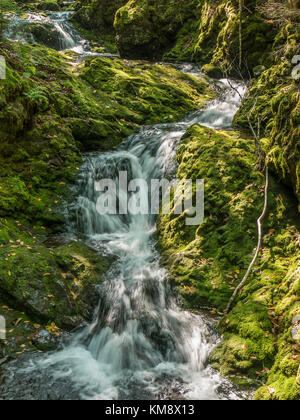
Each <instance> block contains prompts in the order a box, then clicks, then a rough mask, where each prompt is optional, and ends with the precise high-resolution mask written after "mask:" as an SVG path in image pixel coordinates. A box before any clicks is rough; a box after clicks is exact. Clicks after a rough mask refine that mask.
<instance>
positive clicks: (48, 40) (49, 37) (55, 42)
mask: <svg viewBox="0 0 300 420" xmlns="http://www.w3.org/2000/svg"><path fill="white" fill-rule="evenodd" d="M28 31H29V32H30V33H31V34H32V35H33V37H34V40H35V41H36V42H37V43H39V44H43V45H45V46H46V47H49V48H53V49H55V50H60V49H62V40H61V34H60V33H59V32H58V31H57V30H56V29H55V26H53V24H51V23H35V24H32V25H29V26H28Z"/></svg>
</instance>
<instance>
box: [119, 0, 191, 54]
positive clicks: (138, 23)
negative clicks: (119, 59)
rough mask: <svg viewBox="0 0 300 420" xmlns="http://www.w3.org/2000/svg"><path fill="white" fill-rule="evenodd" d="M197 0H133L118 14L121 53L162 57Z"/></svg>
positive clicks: (189, 16)
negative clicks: (171, 0)
mask: <svg viewBox="0 0 300 420" xmlns="http://www.w3.org/2000/svg"><path fill="white" fill-rule="evenodd" d="M197 5H198V1H197V0H187V1H184V2H183V1H179V0H175V1H173V2H171V3H170V2H169V1H165V0H156V1H152V0H147V1H144V0H130V1H128V2H127V4H126V5H125V6H124V7H122V8H120V9H119V10H118V11H117V13H116V17H115V24H114V26H115V30H116V40H117V45H118V48H119V51H120V53H121V56H124V57H128V58H151V59H153V58H159V57H162V55H163V53H164V52H166V50H167V49H170V47H171V46H172V44H173V43H174V41H175V38H176V34H177V32H178V31H179V30H180V29H181V27H182V25H183V24H184V22H185V21H186V20H188V19H189V18H191V17H193V13H194V10H195V8H196V7H197Z"/></svg>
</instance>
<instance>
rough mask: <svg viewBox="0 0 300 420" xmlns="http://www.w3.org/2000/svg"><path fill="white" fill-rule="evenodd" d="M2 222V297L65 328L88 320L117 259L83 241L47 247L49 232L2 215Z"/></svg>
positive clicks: (32, 316) (18, 307)
mask: <svg viewBox="0 0 300 420" xmlns="http://www.w3.org/2000/svg"><path fill="white" fill-rule="evenodd" d="M0 226H1V230H0V243H1V246H0V254H1V258H0V261H1V262H0V296H1V301H6V302H8V303H9V304H10V305H11V306H12V307H14V308H16V309H19V310H21V311H22V310H23V311H25V312H26V314H27V316H29V317H30V318H31V319H33V320H35V321H37V322H42V323H46V324H47V323H48V322H55V324H56V325H57V326H59V327H62V328H66V329H71V328H74V327H75V326H77V325H78V324H80V323H81V322H82V321H83V320H85V319H89V318H90V316H91V315H92V312H93V310H94V308H95V306H96V304H97V301H98V293H97V286H98V285H99V284H100V283H101V281H102V278H103V275H104V274H105V273H106V271H107V270H108V268H109V267H110V264H111V262H112V260H111V259H110V258H106V257H101V256H100V255H99V254H98V253H96V252H95V251H93V250H91V249H89V248H88V247H86V246H85V245H83V244H82V243H78V242H71V243H67V244H65V245H61V246H57V247H47V246H45V245H44V244H43V242H42V240H43V238H44V236H45V234H44V235H42V234H41V233H40V232H39V231H38V230H37V231H33V232H30V231H29V232H28V231H27V229H28V227H27V226H26V225H23V224H22V223H20V222H18V223H17V222H12V221H11V220H3V219H1V225H0ZM42 231H43V230H42Z"/></svg>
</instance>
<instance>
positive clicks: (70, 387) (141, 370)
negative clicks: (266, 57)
mask: <svg viewBox="0 0 300 420" xmlns="http://www.w3.org/2000/svg"><path fill="white" fill-rule="evenodd" d="M185 70H186V68H185ZM232 83H233V84H234V89H232ZM219 87H220V89H221V92H222V93H221V95H220V98H219V99H218V100H214V101H212V102H211V103H210V104H209V105H208V107H207V108H206V109H204V110H202V111H198V112H194V113H192V114H191V115H189V116H188V117H187V118H186V119H184V120H183V121H181V122H179V123H177V124H163V125H155V126H145V127H142V128H141V130H140V132H139V133H137V134H135V135H132V136H130V137H129V138H128V140H127V141H126V142H125V143H123V145H122V146H121V147H120V148H119V150H117V151H114V152H107V153H104V154H90V155H87V156H86V158H85V162H84V164H83V166H82V171H81V176H80V179H79V181H78V189H79V195H78V198H77V200H76V202H75V203H73V204H72V205H71V206H70V207H69V209H68V215H69V219H70V220H71V221H72V222H70V223H69V230H70V232H71V233H73V234H74V233H75V234H78V233H80V234H84V236H85V238H86V241H87V243H88V244H89V245H90V246H92V247H93V248H95V249H98V250H99V252H100V251H101V252H102V253H106V254H109V255H113V256H115V257H116V260H115V262H114V264H113V266H112V267H111V269H110V271H109V273H108V275H107V278H106V281H105V282H104V283H103V284H102V285H101V290H100V296H101V298H100V302H99V305H98V307H97V308H96V310H95V315H94V319H93V322H92V323H91V324H90V325H88V326H87V327H85V328H84V329H83V330H81V331H80V332H79V333H77V334H74V336H73V337H72V339H71V341H70V343H69V344H68V345H67V346H66V347H65V348H64V349H63V350H61V351H58V352H54V353H49V354H46V355H42V356H39V357H37V358H32V357H31V359H30V363H28V361H27V362H26V367H24V366H25V364H24V366H22V367H20V366H19V365H18V364H17V365H16V366H15V367H13V368H12V372H14V374H12V378H13V377H14V375H16V377H18V376H19V375H21V377H22V376H26V378H28V377H33V373H34V376H35V377H39V378H40V379H41V378H43V379H42V383H41V384H39V386H38V389H37V390H36V392H37V393H38V394H41V395H43V397H45V394H43V392H47V391H46V390H44V391H43V388H45V383H46V384H47V383H52V384H55V386H54V387H52V388H55V389H56V390H57V392H58V393H59V395H58V396H59V398H65V399H68V398H72V396H74V395H77V396H78V397H79V398H81V399H151V398H153V399H155V398H162V399H172V398H173V399H178V398H179V399H208V400H214V399H238V398H239V395H238V394H237V393H236V392H235V391H234V390H233V388H232V386H231V385H230V383H229V382H228V381H226V380H225V379H223V378H221V377H220V376H219V374H217V373H216V372H214V371H213V370H212V369H211V368H210V367H209V366H207V359H208V355H209V353H210V351H211V350H212V349H213V347H214V346H215V345H216V344H217V342H218V340H219V337H218V334H217V333H216V331H215V330H214V327H213V323H212V322H210V321H209V320H208V319H207V318H206V317H205V316H203V315H199V314H193V313H189V312H184V311H182V310H181V309H180V308H179V307H178V305H177V303H176V294H175V293H174V291H173V290H172V288H171V286H170V285H169V282H168V275H167V271H166V270H165V269H164V268H162V267H161V266H160V263H159V258H160V256H159V253H158V251H157V250H156V242H155V237H154V234H155V231H156V219H155V216H152V215H133V214H129V215H113V216H112V215H100V214H99V213H98V212H97V209H96V202H97V198H98V197H99V194H100V193H99V192H97V191H96V190H95V183H96V181H98V180H100V179H103V178H110V179H115V180H116V182H118V174H119V171H127V173H128V174H129V176H130V178H132V179H134V178H139V179H144V180H148V181H149V180H151V179H155V178H162V177H163V176H164V175H166V174H170V173H172V170H174V168H175V166H176V162H175V154H176V148H177V145H178V143H179V140H180V138H181V137H182V135H183V134H184V133H185V131H186V130H187V128H188V127H190V126H192V125H193V124H195V123H198V124H202V125H206V126H208V127H211V128H215V129H221V128H222V129H226V128H230V126H231V121H232V118H233V116H234V114H235V112H236V111H237V109H238V107H239V104H240V96H242V95H243V94H244V93H245V91H246V88H245V86H244V85H243V84H242V83H237V82H229V81H228V80H222V81H220V82H219ZM133 194H134V193H133ZM45 376H47V377H48V378H49V379H48V380H45ZM30 386H32V384H31V385H29V387H30ZM33 386H34V385H33ZM74 393H75V394H74Z"/></svg>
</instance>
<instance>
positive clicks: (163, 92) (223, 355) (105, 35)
mask: <svg viewBox="0 0 300 420" xmlns="http://www.w3.org/2000/svg"><path fill="white" fill-rule="evenodd" d="M266 3H267V2H266V1H255V0H249V1H246V2H244V4H245V7H244V10H243V17H242V49H243V51H242V59H243V64H242V68H241V69H238V61H239V14H238V4H239V2H238V1H237V0H230V1H225V0H219V1H213V0H184V1H183V0H102V1H96V2H95V1H92V0H82V1H79V2H77V3H75V4H72V5H68V6H66V5H63V4H62V2H61V1H58V2H57V1H56V0H47V1H41V2H40V1H39V2H28V3H25V2H22V1H18V2H14V1H12V0H3V2H2V10H3V11H12V12H15V11H20V10H21V11H26V10H27V11H38V12H40V13H44V12H47V11H51V10H52V11H55V10H68V9H70V10H71V9H74V10H75V15H74V19H73V21H74V24H75V25H76V27H78V28H80V30H81V31H82V33H83V35H84V36H85V38H86V39H89V40H90V41H91V45H92V46H94V47H95V49H94V51H95V52H104V51H105V48H106V47H108V48H109V50H110V51H114V52H116V44H117V46H118V49H119V51H120V53H121V56H122V57H125V58H131V59H132V58H134V59H144V58H145V59H151V60H153V59H155V60H156V59H163V60H165V61H172V62H174V61H193V62H195V63H197V64H200V65H201V66H203V67H202V70H203V72H204V73H205V74H207V75H208V76H210V77H214V78H220V77H222V76H224V74H225V73H227V72H228V74H231V75H234V76H238V77H240V76H241V73H242V75H243V76H246V77H247V78H249V77H253V76H254V75H255V78H253V79H251V81H250V87H249V92H248V95H247V97H246V99H245V100H244V102H243V104H242V107H241V109H240V111H239V112H238V114H237V115H236V117H235V121H234V125H235V127H237V129H238V130H240V129H243V131H242V132H241V131H226V132H225V131H214V130H210V129H207V128H204V127H200V126H198V125H195V126H194V127H192V128H190V129H189V130H188V132H187V133H186V135H185V136H184V137H183V139H182V141H181V143H180V145H179V148H178V152H177V160H178V174H177V175H178V177H180V178H189V179H199V178H200V179H201V178H203V179H205V190H206V201H205V221H204V223H203V224H202V225H201V226H198V227H195V226H192V227H188V226H186V225H185V215H184V214H182V215H179V216H178V215H174V214H171V215H162V216H160V218H159V223H158V227H159V234H158V236H159V247H160V250H161V252H162V262H163V264H165V266H166V267H167V268H168V269H169V273H170V278H171V281H172V282H173V283H174V285H175V286H176V287H177V289H178V291H179V294H180V296H181V301H182V305H183V306H184V307H185V308H187V309H189V310H199V309H200V308H209V310H210V311H212V312H213V313H214V314H219V315H220V316H221V315H222V311H223V310H224V308H225V307H226V304H227V303H228V300H229V298H230V296H231V295H232V293H233V291H234V289H235V287H236V286H237V284H238V283H239V282H240V281H241V279H242V276H243V275H244V273H245V270H246V269H247V267H248V265H249V263H250V261H251V259H252V255H253V252H254V247H255V246H256V243H257V228H256V219H257V217H258V216H259V215H260V213H261V210H262V207H263V200H264V196H263V194H264V183H265V178H264V175H263V174H262V173H260V172H259V171H258V169H257V166H256V157H255V146H254V140H253V139H252V138H250V135H249V121H248V118H250V121H251V123H252V125H253V127H254V128H255V129H256V130H257V129H258V127H260V130H261V135H262V136H263V137H264V138H263V139H262V143H263V147H264V149H265V152H266V155H267V162H268V165H269V167H270V170H271V172H272V176H271V183H270V190H269V207H268V215H267V218H266V220H265V222H264V238H263V249H262V252H261V254H260V257H259V259H258V260H257V262H256V264H255V267H254V270H253V272H252V274H251V276H250V278H249V279H248V282H247V284H246V286H245V287H244V289H243V291H242V292H241V294H240V295H239V297H238V298H237V299H236V302H235V304H234V305H233V308H232V311H231V312H230V314H229V315H228V316H222V317H221V319H220V322H219V323H218V329H219V331H220V333H221V334H222V338H223V340H222V342H221V343H220V344H219V345H218V346H217V347H216V348H215V350H214V351H213V353H212V354H211V356H210V363H211V365H212V366H213V367H214V368H216V369H218V370H220V372H221V374H222V375H224V376H227V377H229V378H230V379H231V380H232V381H234V382H236V383H237V384H238V385H240V386H242V387H245V388H249V387H253V388H255V390H256V392H255V399H262V400H299V399H300V368H299V365H300V343H299V339H297V338H295V337H293V334H292V331H293V319H295V317H297V316H300V303H299V302H300V300H299V294H300V268H299V267H300V266H299V261H300V251H299V249H300V232H299V228H300V221H299V209H300V207H299V202H300V150H299V147H300V141H299V139H300V118H299V112H300V102H299V97H300V95H299V81H295V80H294V79H293V78H292V69H293V65H292V64H291V60H292V58H293V56H295V55H297V54H299V53H300V51H299V44H300V38H299V33H300V31H299V21H298V23H297V19H296V18H287V17H286V16H285V17H284V16H281V17H280V16H279V17H278V16H277V15H276V18H275V20H274V19H273V17H272V16H271V15H272V13H271V14H270V12H269V11H267V10H265V11H263V10H258V9H257V8H256V6H257V5H258V4H259V5H264V4H266ZM298 10H299V9H298ZM294 15H296V14H295V13H294ZM32 31H34V35H35V37H36V39H39V41H40V42H41V43H42V44H45V45H48V46H51V47H55V42H57V39H56V37H55V34H54V33H52V29H51V28H50V27H47V26H45V25H44V26H43V25H33V26H32ZM51 33H52V34H51ZM99 45H100V47H99ZM0 55H4V56H5V57H6V60H7V63H8V67H7V79H6V80H5V81H2V80H1V81H0V314H1V315H4V316H5V318H6V320H7V327H8V342H7V343H6V345H5V347H4V346H2V348H1V347H0V351H1V355H2V353H3V354H8V355H11V354H15V353H20V352H23V351H27V350H31V349H40V350H44V349H47V348H51V346H53V345H55V343H53V342H52V341H51V340H50V342H46V344H45V343H44V344H43V343H42V342H41V341H40V340H39V339H38V337H37V336H38V334H39V331H40V330H41V329H44V328H45V327H46V328H47V329H48V332H49V333H50V334H51V339H53V340H54V341H55V338H56V337H57V336H59V335H60V334H61V333H62V330H60V328H62V329H64V330H70V329H72V328H73V327H75V326H77V325H79V324H80V323H81V322H83V321H84V320H86V319H89V318H90V315H91V312H92V310H93V309H94V308H95V305H96V303H97V296H98V295H97V286H98V285H99V284H100V283H101V282H102V280H103V278H104V277H105V273H106V272H107V270H108V269H109V267H110V264H111V262H112V261H111V259H108V258H105V257H102V256H101V255H99V254H97V253H95V252H94V251H93V250H92V249H90V248H88V247H86V246H85V245H83V244H82V243H79V242H67V243H65V242H64V240H63V239H62V238H61V237H60V236H59V237H58V238H57V237H56V235H55V236H53V235H54V234H56V233H60V232H61V231H62V223H63V217H62V214H61V206H62V202H63V200H70V199H72V197H70V193H69V189H68V188H67V186H69V185H70V184H72V183H73V182H74V180H75V178H76V177H77V174H78V170H79V167H80V164H81V161H82V157H81V156H82V153H83V152H86V151H107V150H111V149H115V148H116V147H117V146H118V145H120V143H121V142H122V141H123V140H125V138H127V136H128V135H130V134H132V133H133V132H135V131H136V130H137V129H138V128H139V127H140V126H141V125H142V124H152V123H157V122H162V121H163V122H166V121H167V122H171V121H177V120H179V119H180V118H181V117H182V116H183V115H185V114H186V113H187V112H189V111H191V110H194V109H199V108H201V107H202V106H204V105H205V102H206V101H207V100H208V99H210V98H212V97H213V96H214V93H213V92H212V91H211V90H210V89H209V86H208V85H207V83H206V82H204V81H203V80H202V79H200V78H196V77H193V76H189V75H186V74H182V73H180V72H179V71H177V70H175V69H174V68H172V67H170V66H165V65H159V64H152V65H151V64H149V63H146V62H144V61H128V60H121V59H108V58H95V57H94V58H93V57H92V58H88V59H87V60H85V61H84V62H83V61H80V60H79V57H78V56H77V55H76V54H75V53H72V52H67V53H65V54H60V53H57V52H56V51H54V50H52V49H50V48H46V47H45V46H41V45H31V46H28V45H23V46H22V45H19V44H12V43H8V42H6V41H2V42H1V45H0ZM258 122H259V123H258ZM280 181H283V183H284V184H286V185H287V186H288V187H290V190H287V189H286V188H285V187H284V186H282V185H281V184H279V182H280ZM292 189H293V191H294V193H295V195H296V197H297V198H298V209H297V202H296V200H295V198H294V196H292ZM294 326H295V323H294ZM297 340H298V341H297ZM1 355H0V357H1Z"/></svg>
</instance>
